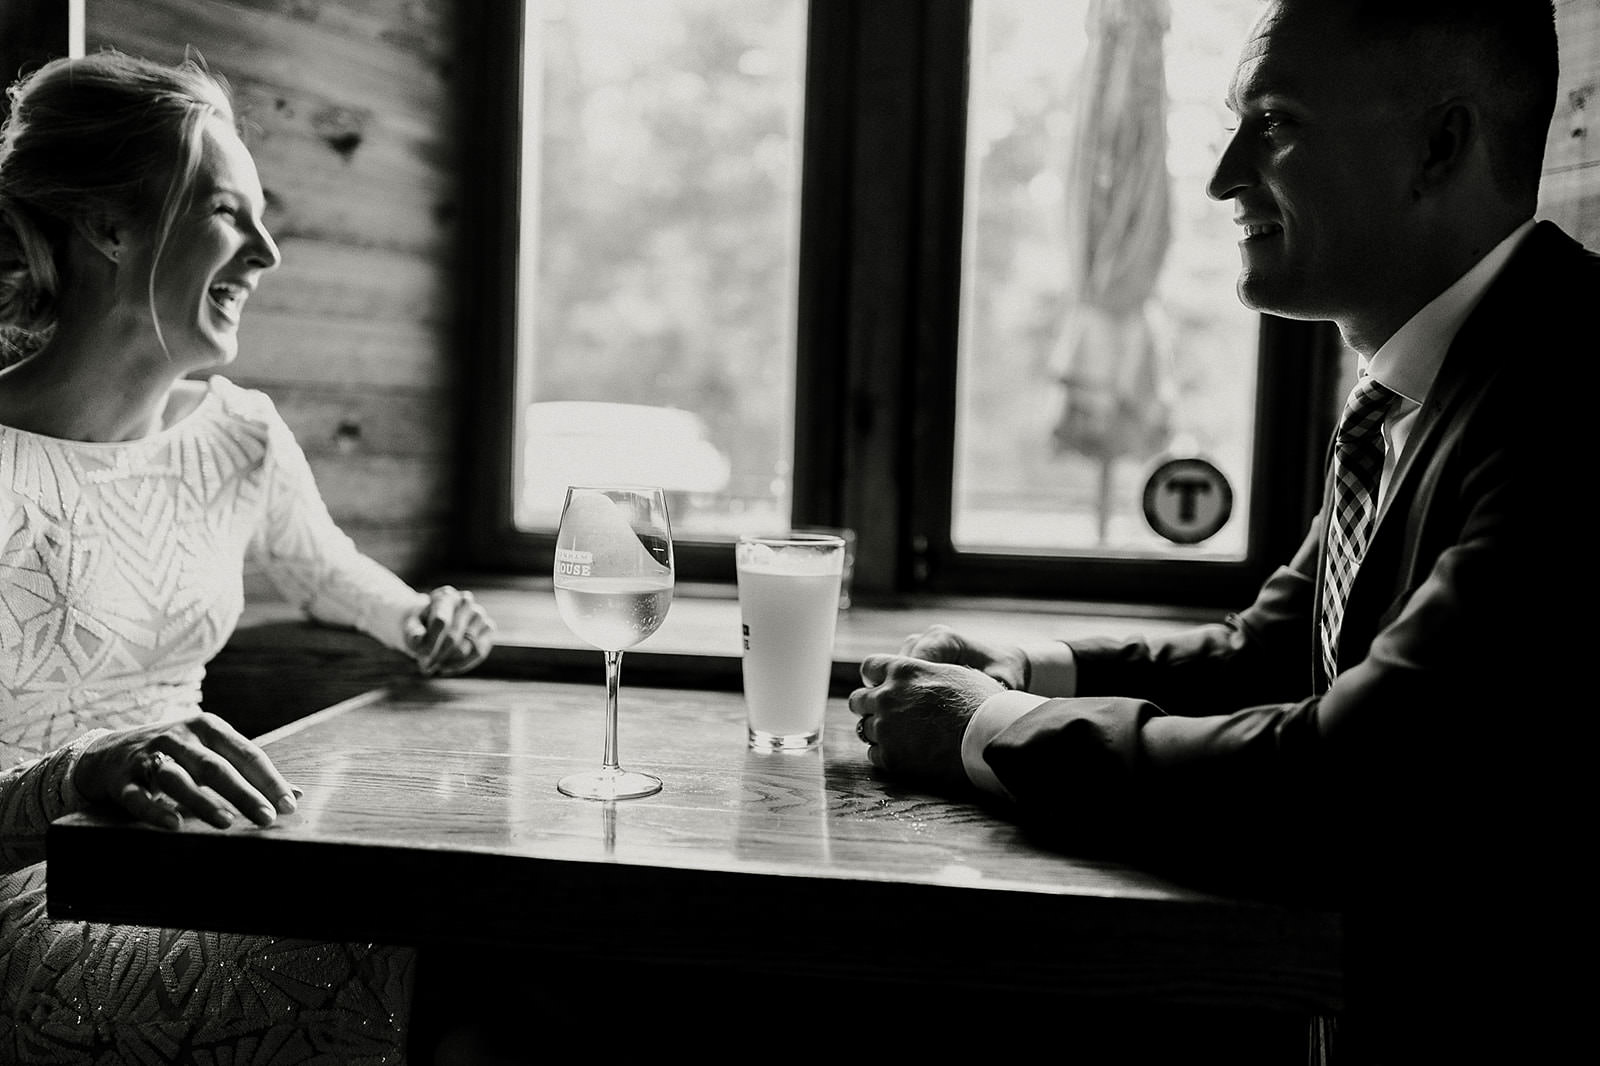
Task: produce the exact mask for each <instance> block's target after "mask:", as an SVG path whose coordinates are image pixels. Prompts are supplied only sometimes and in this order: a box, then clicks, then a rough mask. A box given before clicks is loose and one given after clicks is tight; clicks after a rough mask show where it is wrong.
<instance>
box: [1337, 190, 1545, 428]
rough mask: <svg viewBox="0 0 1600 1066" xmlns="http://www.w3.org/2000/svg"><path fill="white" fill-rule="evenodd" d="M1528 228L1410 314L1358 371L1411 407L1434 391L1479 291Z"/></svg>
mask: <svg viewBox="0 0 1600 1066" xmlns="http://www.w3.org/2000/svg"><path fill="white" fill-rule="evenodd" d="M1531 229H1533V219H1531V218H1530V219H1528V220H1527V221H1525V222H1524V223H1522V225H1520V226H1518V227H1517V228H1516V229H1514V230H1512V231H1511V233H1510V235H1509V236H1507V237H1506V238H1505V239H1504V240H1502V241H1501V242H1500V243H1499V244H1497V245H1495V246H1494V247H1493V248H1491V249H1490V250H1489V253H1488V254H1487V255H1485V256H1484V257H1483V258H1482V259H1480V260H1478V261H1477V262H1476V263H1474V264H1473V266H1472V268H1471V269H1470V270H1468V271H1467V272H1466V273H1465V274H1463V275H1461V276H1460V277H1459V278H1457V279H1456V280H1455V282H1454V283H1453V284H1452V285H1451V286H1450V287H1449V288H1448V289H1445V290H1444V291H1443V292H1441V293H1440V294H1439V295H1438V296H1435V297H1434V298H1433V299H1432V300H1431V301H1430V302H1429V303H1428V304H1427V306H1425V307H1424V308H1423V309H1422V310H1420V311H1418V312H1417V313H1416V314H1414V315H1412V316H1411V318H1410V319H1409V320H1408V321H1407V322H1406V324H1405V325H1403V326H1401V327H1400V328H1399V329H1398V330H1396V331H1395V334H1394V336H1392V337H1390V338H1389V339H1388V340H1386V341H1384V342H1383V346H1382V347H1380V348H1379V349H1378V350H1377V351H1376V352H1374V353H1372V359H1371V360H1370V361H1363V362H1362V366H1361V369H1362V370H1363V371H1365V372H1366V373H1368V374H1370V375H1372V377H1374V378H1376V379H1377V380H1378V383H1379V384H1381V385H1383V386H1385V387H1386V388H1388V389H1390V390H1391V391H1394V392H1397V393H1399V394H1400V395H1401V396H1404V397H1405V398H1406V399H1408V400H1410V401H1411V402H1412V403H1414V404H1421V403H1422V400H1423V397H1425V396H1427V395H1428V390H1429V389H1431V388H1432V387H1433V379H1434V378H1436V377H1438V376H1439V367H1440V366H1441V365H1443V363H1444V357H1445V353H1446V352H1448V351H1449V350H1450V342H1451V341H1453V340H1455V337H1456V331H1457V330H1459V329H1460V328H1461V323H1463V322H1465V321H1466V320H1467V316H1468V315H1470V314H1471V313H1472V309H1473V308H1474V307H1476V306H1477V305H1478V300H1479V299H1480V298H1481V297H1482V296H1483V293H1484V290H1486V289H1487V288H1488V287H1489V283H1490V282H1492V281H1493V280H1494V279H1495V277H1496V276H1497V275H1498V274H1499V273H1500V271H1501V270H1502V269H1503V268H1504V267H1505V265H1506V260H1508V259H1510V258H1511V253H1512V252H1513V251H1515V250H1516V247H1517V245H1518V243H1520V242H1521V240H1522V238H1523V237H1525V236H1527V234H1528V231H1529V230H1531Z"/></svg>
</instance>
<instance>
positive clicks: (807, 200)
mask: <svg viewBox="0 0 1600 1066" xmlns="http://www.w3.org/2000/svg"><path fill="white" fill-rule="evenodd" d="M523 18H524V4H522V3H515V4H506V5H494V6H493V11H492V13H490V12H488V11H483V12H480V13H479V15H478V17H477V18H476V19H475V20H474V24H473V26H471V27H470V28H469V33H470V34H471V36H472V37H473V38H474V39H475V40H476V41H477V42H478V44H479V46H480V52H479V54H481V55H482V56H483V57H484V61H483V63H482V65H481V66H480V67H479V68H478V69H477V71H476V75H477V77H476V82H477V84H476V86H475V89H476V93H475V99H474V105H473V107H472V110H473V111H474V112H475V116H476V117H477V119H478V121H474V122H473V123H471V124H470V125H471V127H472V128H476V129H477V130H478V131H479V135H478V136H477V137H475V138H471V139H469V142H468V145H467V151H468V153H469V157H468V164H469V167H470V172H472V173H477V174H479V175H481V176H482V184H483V186H484V188H485V189H486V190H489V191H491V193H492V194H491V195H485V196H481V197H475V198H474V207H475V210H473V211H471V212H470V213H469V214H468V216H467V217H466V219H465V221H466V224H467V226H468V227H469V232H470V233H471V234H472V237H471V239H470V240H469V241H468V245H469V248H470V254H468V255H466V256H465V260H466V262H467V263H468V264H469V265H475V267H476V269H475V270H468V271H465V272H464V275H465V277H464V280H465V281H466V282H467V283H469V285H470V287H469V289H468V290H467V291H469V292H475V293H478V294H481V299H480V302H478V303H477V305H475V306H473V307H470V308H468V309H466V317H467V319H468V321H469V322H470V323H471V326H470V327H469V328H468V329H467V330H466V338H467V339H466V343H467V344H468V345H469V350H470V351H473V352H475V353H476V358H475V360H474V361H473V363H472V365H471V374H470V378H469V380H468V381H467V383H466V385H465V388H466V390H467V399H468V400H469V401H470V403H471V409H472V411H473V414H472V417H469V418H465V419H463V422H464V424H465V425H464V429H463V437H462V440H461V446H462V454H463V456H464V460H465V461H464V463H463V467H464V469H463V475H464V476H463V477H462V479H461V485H462V487H463V493H464V498H463V500H462V501H461V502H462V508H461V510H460V512H459V513H462V514H463V515H464V516H465V519H466V521H465V524H464V530H463V537H462V538H461V540H460V542H459V545H458V551H459V554H460V556H461V558H463V559H464V561H465V562H466V563H467V565H468V566H470V567H472V568H474V569H479V570H488V571H495V572H511V573H525V574H530V575H535V576H548V574H549V570H550V566H551V563H552V559H553V551H554V534H553V532H552V533H534V532H528V531H524V530H520V529H518V528H517V527H516V524H515V521H514V518H513V506H512V505H513V500H512V490H511V478H510V470H511V467H512V464H513V462H514V456H513V443H514V441H515V417H516V412H515V403H514V400H515V381H516V367H515V359H516V314H515V301H516V298H517V289H518V286H517V249H516V242H515V234H516V233H517V231H518V225H517V223H516V219H517V212H516V204H517V202H518V183H519V178H520V175H519V170H520V160H519V154H520V129H519V126H520V117H521V116H520V104H519V98H520V81H521V62H522V56H521V42H522V37H523V33H522V28H523ZM970 21H971V5H970V3H969V2H967V0H954V2H945V3H939V4H927V3H925V2H923V0H876V2H874V3H872V4H859V3H854V2H852V0H811V3H810V5H809V10H808V16H807V21H806V56H807V60H806V75H805V88H804V118H803V128H802V145H803V147H802V152H803V155H802V162H801V183H800V211H801V218H802V219H803V220H804V221H803V224H802V225H801V228H800V242H799V263H798V271H797V279H798V286H799V288H798V292H797V308H796V311H797V313H796V336H795V344H796V381H795V392H794V396H795V409H794V418H795V424H794V446H795V462H794V480H793V501H792V511H793V521H794V522H795V523H796V524H821V525H845V526H850V527H853V528H854V529H855V530H856V531H857V537H858V541H857V554H856V564H855V567H856V569H855V578H854V582H855V585H854V587H855V591H856V593H857V598H858V600H860V601H861V602H863V603H865V604H868V605H870V604H872V603H885V604H887V603H903V602H907V601H908V600H915V599H918V598H922V597H938V598H947V597H957V598H965V597H1006V598H1018V599H1036V598H1046V599H1052V600H1069V601H1084V602H1086V603H1087V602H1114V603H1122V604H1139V605H1150V606H1163V605H1168V606H1172V607H1183V608H1190V607H1216V608H1232V607H1237V606H1240V605H1242V603H1245V602H1248V600H1249V599H1250V598H1251V597H1252V596H1253V595H1254V592H1255V589H1256V588H1257V586H1259V584H1260V582H1261V581H1262V580H1263V579H1264V578H1265V577H1266V576H1267V574H1269V573H1270V572H1271V570H1272V569H1273V568H1275V567H1276V566H1278V565H1280V564H1281V563H1282V562H1284V561H1286V560H1287V559H1288V557H1289V556H1290V554H1292V552H1293V551H1294V549H1295V547H1296V546H1297V545H1298V544H1299V542H1300V540H1301V539H1302V537H1303V536H1304V534H1305V530H1306V527H1307V524H1308V523H1309V521H1310V519H1311V518H1312V516H1313V515H1314V514H1315V513H1316V510H1317V508H1318V506H1319V505H1320V498H1321V482H1322V478H1321V470H1322V464H1323V462H1324V458H1325V454H1324V453H1325V447H1326V441H1327V439H1328V436H1329V434H1330V433H1331V430H1332V426H1333V419H1334V415H1335V413H1336V405H1337V397H1336V390H1337V387H1338V381H1339V363H1340V356H1341V354H1342V351H1343V348H1342V343H1341V342H1340V340H1339V337H1338V333H1337V331H1336V330H1334V329H1333V327H1332V326H1331V325H1330V324H1328V323H1313V322H1296V321H1289V320H1286V319H1281V318H1276V317H1273V316H1268V315H1263V316H1260V322H1261V328H1260V330H1259V359H1258V368H1259V369H1258V379H1257V382H1256V407H1255V414H1254V417H1255V421H1256V437H1255V447H1254V453H1253V454H1254V460H1253V469H1252V470H1251V478H1252V491H1251V492H1250V493H1249V501H1250V502H1249V510H1248V514H1246V515H1245V516H1243V518H1244V520H1245V521H1246V522H1247V523H1248V538H1247V542H1248V545H1249V549H1248V554H1247V556H1246V557H1245V558H1244V559H1242V560H1239V561H1236V562H1226V561H1214V560H1183V559H1142V558H1105V557H1102V556H1094V555H1086V554H1075V553H1069V552H1063V553H1052V554H1041V555H1019V554H1011V553H1005V554H998V553H996V554H988V553H977V552H962V551H958V550H957V549H956V548H955V547H954V545H953V544H952V542H951V538H950V505H951V497H952V488H953V482H952V473H953V470H954V462H955V423H954V418H955V410H956V389H957V380H956V358H957V344H958V331H957V318H958V315H959V310H960V282H961V239H962V232H963V227H962V220H961V209H962V206H963V204H962V200H963V195H964V176H963V172H964V167H965V163H966V144H965V135H966V129H965V115H966V94H967V87H968V84H967V73H968V70H967V48H968V39H969V26H970ZM1219 254H1231V249H1229V250H1223V249H1219ZM675 552H676V556H677V564H678V571H679V575H680V580H682V581H685V582H696V583H707V584H710V585H731V583H732V582H733V580H734V573H733V552H732V551H731V549H730V548H729V546H728V545H727V544H726V543H723V542H696V541H692V540H683V539H680V540H679V541H678V542H677V544H676V546H675Z"/></svg>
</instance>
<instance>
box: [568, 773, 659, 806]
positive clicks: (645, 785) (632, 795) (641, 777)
mask: <svg viewBox="0 0 1600 1066" xmlns="http://www.w3.org/2000/svg"><path fill="white" fill-rule="evenodd" d="M556 788H557V789H559V790H560V791H561V794H562V795H564V796H572V797H574V798H576V799H591V800H621V799H638V798H639V797H640V796H653V795H655V794H656V793H657V792H660V791H661V778H659V777H652V776H651V775H649V774H641V773H635V772H634V771H632V770H588V771H585V772H584V773H581V774H568V775H567V776H566V777H563V778H562V779H561V780H560V781H557V782H556Z"/></svg>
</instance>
